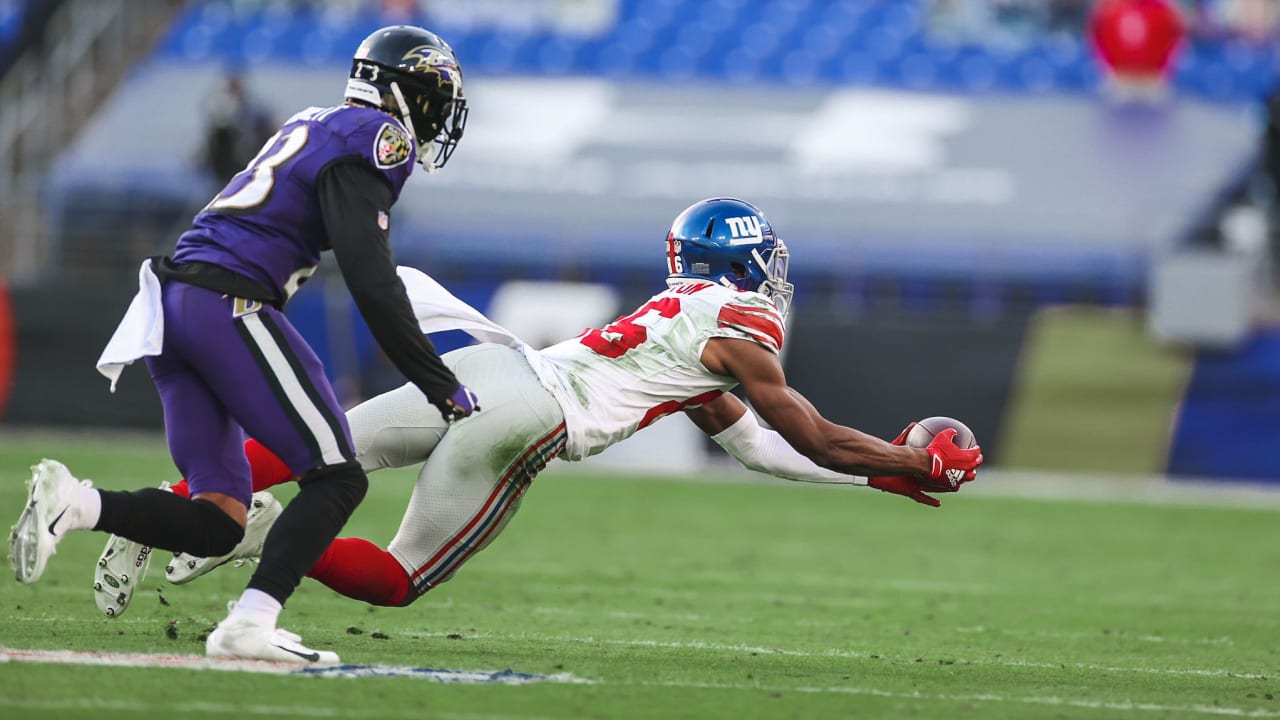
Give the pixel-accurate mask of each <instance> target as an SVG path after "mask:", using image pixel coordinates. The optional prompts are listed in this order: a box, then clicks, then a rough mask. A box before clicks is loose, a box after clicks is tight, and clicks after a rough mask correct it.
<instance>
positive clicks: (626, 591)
mask: <svg viewBox="0 0 1280 720" xmlns="http://www.w3.org/2000/svg"><path fill="white" fill-rule="evenodd" d="M520 587H521V589H523V590H540V591H556V592H569V593H578V594H582V595H629V596H635V595H648V596H652V597H659V598H663V599H668V600H669V599H672V598H684V599H687V600H698V599H700V598H705V597H707V595H708V594H709V593H710V591H708V592H699V591H697V590H689V589H687V588H667V587H657V586H654V585H643V586H639V587H610V586H608V585H559V584H556V583H536V582H535V583H522V584H521V585H520ZM714 592H715V596H716V597H717V598H725V597H734V598H741V599H745V600H748V601H750V602H753V603H754V602H769V603H789V604H793V605H801V606H804V607H813V606H814V605H821V606H829V607H837V608H842V607H843V608H869V607H884V606H886V605H890V604H892V603H890V602H889V601H888V600H879V599H871V598H838V597H813V596H811V595H792V594H788V593H770V592H751V591H744V590H717V591H714Z"/></svg>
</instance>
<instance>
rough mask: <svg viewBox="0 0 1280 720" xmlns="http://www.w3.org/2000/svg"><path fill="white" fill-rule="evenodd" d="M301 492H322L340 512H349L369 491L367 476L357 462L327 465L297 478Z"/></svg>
mask: <svg viewBox="0 0 1280 720" xmlns="http://www.w3.org/2000/svg"><path fill="white" fill-rule="evenodd" d="M298 484H299V485H300V486H301V490H302V492H313V493H314V492H323V493H324V494H325V495H326V496H327V497H328V498H330V501H331V502H333V503H334V504H335V505H336V506H337V507H339V508H340V509H341V511H342V512H345V513H346V514H348V515H349V514H351V513H352V512H354V511H355V509H356V506H357V505H359V504H360V501H361V500H364V496H365V493H366V492H368V491H369V478H368V477H367V476H366V475H365V474H364V470H363V469H362V468H361V467H360V464H359V463H357V462H354V461H352V462H345V463H342V464H341V465H327V466H325V467H322V468H317V469H315V470H312V471H311V472H309V473H307V474H305V475H303V476H302V477H301V478H299V479H298Z"/></svg>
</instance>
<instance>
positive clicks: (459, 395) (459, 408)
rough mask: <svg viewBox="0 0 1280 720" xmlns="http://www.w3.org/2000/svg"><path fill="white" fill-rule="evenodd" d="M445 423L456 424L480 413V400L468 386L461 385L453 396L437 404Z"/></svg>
mask: <svg viewBox="0 0 1280 720" xmlns="http://www.w3.org/2000/svg"><path fill="white" fill-rule="evenodd" d="M435 406H436V407H437V408H439V409H440V414H441V415H442V416H444V419H445V422H449V423H454V422H457V421H459V420H461V419H462V418H464V417H467V416H468V415H470V414H472V413H478V412H480V399H479V398H477V397H476V394H475V393H473V392H471V390H470V389H469V388H467V386H466V385H459V386H458V389H457V390H454V391H453V395H451V396H449V397H447V398H445V399H444V400H442V401H440V402H438V403H435Z"/></svg>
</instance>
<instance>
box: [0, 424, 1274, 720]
mask: <svg viewBox="0 0 1280 720" xmlns="http://www.w3.org/2000/svg"><path fill="white" fill-rule="evenodd" d="M41 456H51V457H56V458H59V459H61V460H63V461H64V462H66V463H67V464H68V466H69V467H71V469H72V470H73V471H75V472H78V473H80V474H84V475H88V476H91V477H93V478H94V479H95V480H96V481H97V482H98V484H99V485H100V486H103V487H110V488H128V487H141V486H146V485H154V484H156V483H158V482H159V481H160V480H162V479H171V478H172V474H173V471H172V467H171V465H170V463H169V460H168V458H167V456H166V454H165V452H164V449H163V447H162V445H161V444H160V443H159V442H158V441H140V442H120V441H115V440H111V439H93V438H90V437H85V438H72V439H68V438H66V437H63V438H31V437H27V438H12V437H11V438H9V439H5V440H0V478H3V480H2V481H0V508H7V509H6V510H3V513H5V514H7V516H9V518H10V519H9V520H8V522H12V519H16V517H17V514H18V511H19V509H20V506H21V503H22V498H23V496H24V492H25V491H24V487H23V483H22V479H23V478H25V477H26V476H27V475H28V471H27V467H28V466H29V465H31V464H32V463H33V462H35V461H36V460H38V459H39V458H40V457H41ZM554 467H555V466H553V468H554ZM412 478H413V474H412V473H410V472H404V471H401V472H395V473H382V474H380V475H378V476H375V477H374V481H375V482H374V483H373V487H372V490H371V492H370V494H369V497H368V499H367V500H366V502H365V504H364V505H363V506H362V507H361V508H360V509H359V511H358V512H357V514H356V516H355V517H354V518H353V519H352V522H351V524H350V525H349V526H348V532H347V533H345V534H359V535H363V536H365V537H369V538H371V539H373V540H375V541H378V542H380V543H385V542H386V541H387V540H389V539H390V537H391V536H392V535H393V534H394V532H395V529H396V526H397V524H398V522H399V518H400V511H401V509H402V507H403V503H404V501H405V499H406V498H407V496H408V491H409V487H410V483H411V482H412ZM1277 519H1278V518H1277V515H1276V512H1275V511H1271V510H1264V509H1227V508H1196V507H1175V506H1144V505H1137V504H1113V505H1101V504H1086V503H1071V502H1040V501H1032V500H1013V499H1000V498H992V497H965V496H953V497H949V498H946V500H945V504H944V507H943V508H942V509H941V510H931V509H929V508H925V507H923V506H918V505H915V504H913V503H910V502H907V501H906V500H904V499H901V498H896V497H890V496H887V495H882V494H880V493H876V492H874V491H867V490H861V489H848V488H820V487H812V486H796V485H789V484H786V483H782V482H779V483H777V484H721V483H690V482H676V481H670V480H654V479H644V478H626V477H612V478H605V477H592V476H586V475H582V474H565V473H563V472H561V473H556V472H548V473H546V474H545V475H544V476H543V477H541V478H539V479H538V481H537V482H536V484H535V486H534V488H533V490H532V491H531V492H530V494H529V496H528V497H527V499H526V500H525V503H524V507H523V508H522V509H521V511H520V513H519V515H518V516H517V517H516V519H515V520H514V521H513V522H512V524H511V526H510V527H509V528H508V529H507V531H506V532H505V533H504V534H503V536H502V537H500V538H499V539H498V540H497V541H496V542H495V544H494V545H493V546H492V547H490V548H489V549H488V550H486V551H485V552H484V553H481V554H480V555H479V556H477V557H476V558H475V559H474V560H473V561H472V562H471V563H470V564H469V565H468V566H467V567H465V568H464V569H463V570H462V571H461V572H460V573H459V576H458V578H457V579H455V580H454V581H453V582H451V583H449V584H448V585H445V586H444V587H442V588H440V589H438V590H436V591H433V592H432V593H430V594H428V595H427V596H426V597H424V598H422V599H421V600H419V601H418V602H417V603H416V604H415V605H413V606H411V607H409V608H402V609H385V608H372V607H369V606H366V605H363V604H360V603H356V602H353V601H349V600H346V599H344V598H341V597H339V596H337V595H335V594H333V593H332V592H330V591H329V590H328V589H327V588H324V587H322V586H320V585H318V584H316V583H314V582H312V581H310V580H307V581H304V584H303V586H302V587H301V588H300V590H299V592H298V594H297V595H296V596H295V597H294V598H293V600H291V602H290V603H289V607H288V608H287V610H286V612H285V615H284V616H283V624H284V625H285V626H286V627H288V628H289V629H292V630H294V631H297V632H300V633H302V634H303V635H304V637H305V638H306V639H307V640H308V641H309V643H311V644H313V645H315V646H317V647H322V648H331V649H335V650H338V651H340V652H341V654H342V657H343V659H344V661H348V662H354V663H377V664H388V665H413V666H429V667H436V668H451V669H488V670H497V669H503V668H513V669H515V670H518V671H522V672H532V673H571V674H573V675H574V676H577V677H579V678H585V679H589V680H592V681H594V684H590V685H571V684H538V685H528V686H520V687H502V686H489V685H479V686H477V685H470V686H463V685H439V684H435V683H430V682H427V681H423V680H410V679H389V678H375V679H359V680H341V679H319V678H307V677H279V676H267V675H253V674H245V673H228V672H212V671H195V670H178V669H133V668H111V667H87V666H58V665H34V664H21V663H8V664H6V665H4V666H3V668H2V669H0V717H21V718H77V717H84V718H89V717H93V718H115V717H118V718H130V719H131V720H132V719H137V718H170V717H174V716H180V717H187V718H215V717H227V716H236V715H238V716H242V717H272V718H278V717H308V718H318V717H319V718H322V717H350V718H382V717H386V718H413V719H415V720H417V719H420V718H429V717H442V718H463V719H472V718H476V719H479V718H570V717H574V718H576V717H586V718H621V717H671V718H678V717H691V718H693V717H698V718H702V717H726V718H729V717H732V718H752V717H771V718H772V717H794V718H817V717H855V716H856V717H909V716H919V717H929V718H932V717H981V718H1005V717H1007V718H1042V717H1043V718H1061V717H1087V718H1101V717H1209V716H1213V715H1229V716H1230V715H1235V716H1239V715H1246V716H1248V715H1252V716H1256V717H1280V700H1278V699H1276V698H1277V697H1280V682H1277V681H1276V680H1275V679H1273V678H1274V677H1276V676H1277V675H1280V654H1278V653H1280V616H1277V614H1276V611H1275V608H1276V597H1277V595H1278V594H1280V576H1278V575H1277V572H1276V570H1277V568H1280V544H1277V543H1276V542H1275V528H1276V526H1277ZM101 545H102V538H101V536H97V535H93V534H89V533H80V534H77V535H74V536H72V537H70V538H68V539H67V540H66V541H65V543H64V544H63V545H62V546H61V547H60V550H59V553H58V555H57V556H56V557H54V558H53V560H52V561H51V563H50V567H49V570H48V572H47V574H46V576H45V578H44V580H42V582H41V583H40V584H39V585H37V586H35V587H24V586H20V585H18V584H17V583H16V582H13V581H6V582H0V615H2V616H3V625H2V626H0V627H3V630H2V631H0V646H4V647H9V648H43V649H74V650H85V651H118V652H152V653H159V652H163V653H186V654H198V653H200V652H202V649H203V643H202V642H201V641H200V640H199V638H200V636H201V635H202V633H204V632H205V631H206V630H207V629H208V627H209V626H210V625H211V624H212V623H214V622H216V621H217V620H218V619H220V618H221V617H222V616H223V613H224V604H225V602H226V601H227V600H228V599H232V598H234V597H235V596H236V595H237V594H238V593H239V590H240V589H241V588H242V587H243V583H244V581H245V580H246V579H247V578H248V574H249V571H248V569H247V568H238V569H237V568H231V567H227V568H223V569H221V570H219V571H217V572H215V573H213V574H212V575H210V576H208V577H206V578H203V579H201V580H198V581H196V582H195V583H193V584H190V585H186V586H181V587H170V586H167V585H165V583H164V582H163V570H162V568H163V561H164V559H165V556H164V554H163V553H157V557H156V558H155V561H154V562H153V566H152V571H151V575H150V577H149V578H148V579H147V580H146V581H145V583H144V584H143V587H142V589H141V590H139V594H138V596H137V597H136V598H135V600H134V604H133V606H132V607H131V608H130V609H129V611H128V613H126V614H125V615H124V616H123V617H121V618H118V619H116V620H108V619H105V618H103V617H101V616H100V615H99V614H98V611H97V609H96V608H95V607H94V604H93V600H92V596H91V592H90V590H89V587H88V585H89V579H90V577H91V575H92V563H93V561H94V559H95V558H96V557H97V553H98V552H99V551H100V549H101ZM161 597H163V598H164V600H165V602H164V603H162V602H161V600H160V598H161ZM348 628H354V629H355V631H358V632H359V633H360V634H350V633H349V631H348V630H347V629H348ZM353 632H354V631H353ZM375 633H378V634H380V635H385V638H380V637H375Z"/></svg>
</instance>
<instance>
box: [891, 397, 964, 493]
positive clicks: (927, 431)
mask: <svg viewBox="0 0 1280 720" xmlns="http://www.w3.org/2000/svg"><path fill="white" fill-rule="evenodd" d="M951 428H954V429H955V431H956V436H955V438H954V439H953V440H952V442H954V443H955V444H956V445H959V446H960V447H962V448H965V449H968V448H971V447H973V446H974V445H976V444H977V441H976V440H975V439H974V437H973V431H972V430H970V429H969V426H968V425H965V424H964V423H962V422H960V421H959V420H956V419H955V418H949V417H944V416H941V415H939V416H936V417H931V418H925V419H924V420H920V421H918V422H916V425H915V427H913V428H911V432H909V433H907V445H909V446H911V447H917V448H923V447H928V446H929V443H931V442H933V437H934V436H935V435H937V434H938V433H940V432H942V431H943V430H947V429H951ZM963 476H964V473H956V474H955V476H954V477H953V476H952V475H951V471H949V472H948V475H947V482H948V483H949V489H955V488H957V487H959V486H960V478H962V477H963Z"/></svg>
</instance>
